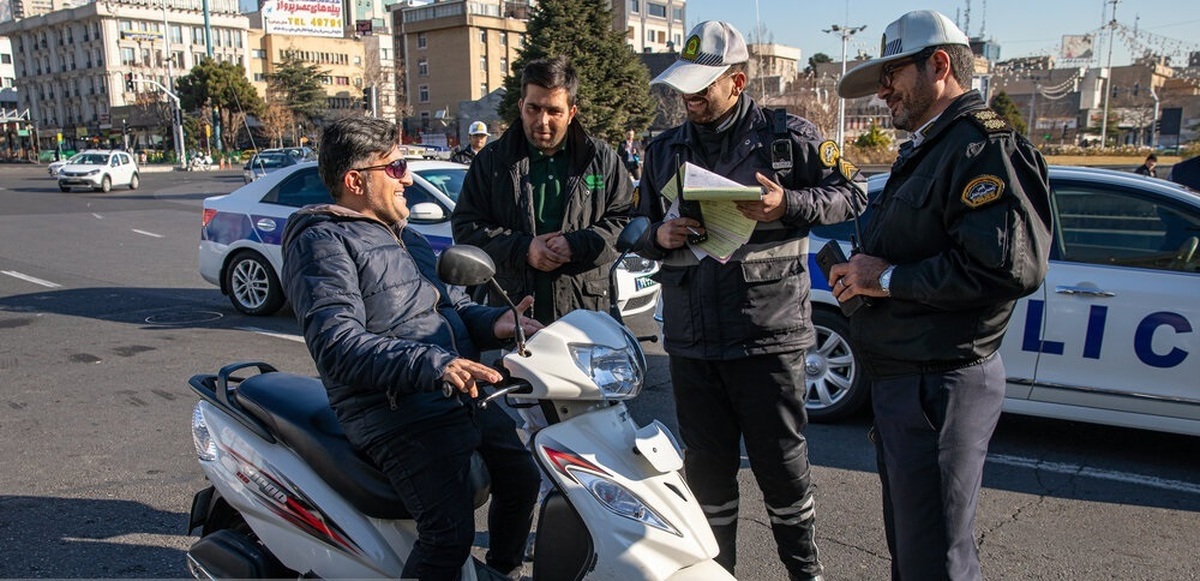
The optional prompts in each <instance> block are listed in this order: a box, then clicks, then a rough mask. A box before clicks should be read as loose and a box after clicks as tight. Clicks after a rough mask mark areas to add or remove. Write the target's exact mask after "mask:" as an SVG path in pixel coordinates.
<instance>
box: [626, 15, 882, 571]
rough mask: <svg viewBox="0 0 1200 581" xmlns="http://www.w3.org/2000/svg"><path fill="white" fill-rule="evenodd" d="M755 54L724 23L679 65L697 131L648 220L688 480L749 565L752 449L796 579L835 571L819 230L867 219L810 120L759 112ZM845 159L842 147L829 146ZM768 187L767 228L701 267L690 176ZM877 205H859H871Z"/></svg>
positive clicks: (650, 162) (696, 35) (718, 530)
mask: <svg viewBox="0 0 1200 581" xmlns="http://www.w3.org/2000/svg"><path fill="white" fill-rule="evenodd" d="M748 58H749V54H748V52H747V50H746V43H745V41H744V40H743V38H742V35H741V33H739V32H738V31H737V30H736V29H735V28H733V27H732V26H730V25H729V24H727V23H724V22H717V21H707V22H702V23H700V24H699V25H697V26H696V27H695V28H693V29H692V31H691V33H690V34H689V35H688V40H687V43H686V44H685V47H684V50H683V51H682V52H681V53H680V57H679V60H678V61H676V62H675V63H674V64H673V65H672V66H671V67H670V68H668V69H667V70H666V71H664V72H663V73H662V74H661V75H659V76H658V77H657V78H656V79H655V80H654V81H653V82H654V83H663V84H666V85H669V86H671V87H672V88H674V89H675V90H676V91H678V92H679V93H680V94H681V95H682V99H683V102H684V104H685V106H686V107H687V115H688V120H687V122H685V123H684V124H683V125H680V126H678V127H674V128H672V129H669V130H667V131H665V132H663V133H662V134H660V135H659V136H657V137H656V138H655V139H654V140H653V141H651V142H650V143H649V144H648V145H647V146H646V152H645V159H644V166H643V168H642V170H643V171H642V181H641V192H642V194H641V196H640V201H639V212H640V213H641V214H644V215H647V216H649V217H650V218H651V220H652V221H653V222H654V224H653V226H652V228H651V230H650V232H649V233H648V234H647V236H646V237H645V238H644V239H643V240H642V241H641V242H640V244H639V247H638V251H639V253H640V254H642V255H643V256H645V257H647V258H651V259H655V260H662V261H663V263H662V267H661V270H660V271H659V273H658V275H657V276H658V280H659V282H661V283H662V293H663V294H662V296H663V319H664V320H663V335H664V348H665V349H666V351H667V353H668V355H670V370H671V383H672V385H673V387H674V392H675V404H676V413H677V415H678V419H679V430H680V434H681V436H682V437H683V441H684V444H685V446H686V448H687V451H686V454H685V456H684V467H685V472H686V474H687V479H688V485H689V486H690V487H691V489H692V491H693V492H694V493H695V494H696V498H697V500H698V501H699V502H700V505H701V507H702V508H703V510H704V513H705V515H706V517H707V518H708V522H709V524H710V525H711V526H712V528H713V532H714V533H715V534H716V537H717V543H718V544H719V546H720V551H721V552H720V554H719V555H718V556H717V561H718V562H719V563H720V564H721V565H722V566H724V567H725V568H726V569H728V570H729V571H730V572H733V570H734V565H735V562H736V548H737V521H738V503H739V492H738V482H737V472H738V467H739V465H740V462H741V446H740V442H741V440H742V439H743V438H744V440H745V444H746V453H747V456H748V457H749V459H750V468H751V470H753V471H754V476H755V478H756V480H757V482H758V485H759V487H760V488H761V489H762V493H763V500H764V501H765V503H766V505H767V512H768V514H769V515H770V521H771V531H772V533H773V534H774V536H775V542H776V546H777V550H778V553H779V557H780V559H781V560H782V561H783V564H784V566H785V567H786V568H787V571H788V574H789V576H790V578H792V579H815V578H819V577H820V575H821V572H822V568H821V564H820V560H819V558H818V555H817V545H816V543H815V533H814V522H815V514H816V505H815V501H814V500H813V495H812V488H811V480H810V470H809V464H808V449H807V441H806V440H805V438H804V435H803V430H804V428H805V426H806V425H807V416H806V414H805V410H804V403H805V388H806V386H805V379H804V363H805V359H804V350H805V349H807V348H809V347H812V345H813V343H814V340H815V336H814V332H813V328H812V324H811V322H810V305H809V278H808V273H807V272H806V270H805V265H806V264H807V262H808V252H807V249H808V229H809V226H810V225H811V224H829V223H837V222H842V221H845V220H847V219H849V218H850V217H851V216H852V215H853V209H852V207H851V201H852V199H853V194H852V193H851V190H850V189H849V188H848V187H846V185H845V184H844V182H843V181H842V180H841V178H840V176H838V175H837V174H835V173H834V172H833V171H832V170H831V169H830V167H829V166H830V165H831V164H824V163H822V161H821V156H820V154H819V153H818V152H819V150H820V147H819V146H820V145H821V137H820V132H819V131H818V130H817V128H816V126H814V125H813V124H812V123H810V122H809V121H807V120H804V119H801V118H799V117H795V116H789V115H779V116H778V117H777V116H776V115H775V112H774V111H771V110H768V109H764V108H761V107H759V106H758V105H757V104H756V103H755V102H754V100H753V99H752V98H751V97H750V96H749V95H748V94H746V93H745V92H744V91H745V89H746V87H747V86H748V79H747V69H746V63H747V60H748ZM828 143H829V144H830V145H832V142H828ZM683 162H690V163H692V164H694V165H697V166H700V167H702V168H705V169H708V170H710V171H712V172H714V173H716V174H718V175H722V176H725V177H727V178H729V179H731V180H733V181H735V182H738V183H740V184H745V185H751V186H759V187H761V188H762V190H763V192H764V194H763V197H762V200H761V201H748V202H738V210H739V211H740V212H741V214H742V215H743V216H745V217H746V218H749V219H751V220H755V221H756V222H757V225H756V226H755V228H754V232H753V234H752V235H751V237H750V240H749V242H747V243H746V244H745V245H743V246H742V247H741V248H740V249H738V250H737V251H736V252H734V253H733V254H732V255H731V256H730V257H729V259H728V261H726V262H725V263H722V262H719V261H717V260H715V259H714V258H712V257H707V256H706V257H705V258H704V259H703V260H699V259H697V258H696V255H695V254H693V252H692V249H691V248H690V247H688V245H687V241H688V237H689V236H692V237H695V236H696V235H698V234H703V233H705V229H704V226H703V224H702V222H701V221H700V220H697V219H695V217H694V216H693V217H677V218H671V219H667V210H668V207H669V205H670V203H671V202H670V200H669V199H668V198H667V197H666V196H665V195H664V189H668V188H672V184H674V183H675V180H676V172H677V170H678V168H679V164H680V163H683ZM864 201H865V200H859V201H858V202H857V203H862V202H864Z"/></svg>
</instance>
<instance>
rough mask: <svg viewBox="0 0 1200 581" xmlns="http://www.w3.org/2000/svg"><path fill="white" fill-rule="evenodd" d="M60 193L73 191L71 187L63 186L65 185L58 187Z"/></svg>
mask: <svg viewBox="0 0 1200 581" xmlns="http://www.w3.org/2000/svg"><path fill="white" fill-rule="evenodd" d="M58 191H60V192H69V191H71V186H63V185H60V186H58Z"/></svg>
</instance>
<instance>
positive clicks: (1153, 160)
mask: <svg viewBox="0 0 1200 581" xmlns="http://www.w3.org/2000/svg"><path fill="white" fill-rule="evenodd" d="M1157 165H1158V156H1157V155H1154V154H1153V153H1151V154H1150V155H1147V156H1146V161H1144V162H1142V165H1139V166H1138V167H1137V169H1135V170H1133V173H1136V174H1138V175H1143V176H1146V177H1148V178H1156V177H1158V172H1157V170H1155V169H1154V167H1155V166H1157Z"/></svg>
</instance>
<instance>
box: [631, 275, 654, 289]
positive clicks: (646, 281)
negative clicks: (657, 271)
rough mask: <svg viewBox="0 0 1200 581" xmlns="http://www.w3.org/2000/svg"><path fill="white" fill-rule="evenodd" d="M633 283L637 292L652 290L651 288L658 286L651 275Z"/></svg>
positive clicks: (640, 277)
mask: <svg viewBox="0 0 1200 581" xmlns="http://www.w3.org/2000/svg"><path fill="white" fill-rule="evenodd" d="M633 282H634V285H633V286H634V288H636V289H637V290H642V289H644V288H650V287H652V286H654V285H656V284H658V283H657V282H655V281H654V279H652V278H650V276H649V275H646V276H639V277H637V278H636V279H634V281H633Z"/></svg>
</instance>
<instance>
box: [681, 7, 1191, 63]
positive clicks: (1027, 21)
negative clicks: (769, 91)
mask: <svg viewBox="0 0 1200 581" xmlns="http://www.w3.org/2000/svg"><path fill="white" fill-rule="evenodd" d="M968 4H970V7H971V11H970V25H969V30H967V31H966V32H967V33H968V34H969V35H971V36H973V37H974V36H979V34H980V30H981V27H983V26H985V25H986V30H984V31H983V32H984V36H985V37H987V38H992V39H994V40H995V41H996V42H998V43H999V44H1000V50H1001V53H1000V57H1001V58H1002V59H1007V58H1014V57H1020V56H1029V55H1033V54H1049V53H1054V52H1057V50H1058V46H1059V44H1060V43H1061V39H1062V35H1063V34H1086V33H1089V32H1092V31H1095V30H1096V29H1099V28H1100V27H1101V25H1102V24H1103V23H1104V22H1105V21H1107V20H1108V17H1109V15H1110V14H1111V6H1112V4H1111V2H1108V3H1106V2H1105V1H1104V0H1036V1H1035V0H1007V1H1006V0H991V1H990V2H987V3H986V4H987V8H986V11H985V9H984V2H983V1H981V0H974V1H972V2H969V3H968V2H965V1H963V0H957V1H950V0H926V1H925V2H921V3H909V2H895V1H894V0H891V1H889V0H825V1H820V0H687V20H688V22H687V24H688V28H689V29H690V28H691V26H693V25H695V24H696V23H698V22H700V21H702V20H710V19H711V20H724V21H726V22H729V23H731V24H733V25H734V26H736V27H737V28H738V30H740V31H741V32H742V34H743V35H746V36H747V37H749V36H750V35H751V34H750V33H751V31H753V30H754V29H755V28H756V26H757V24H758V23H759V22H761V23H763V24H764V28H765V30H766V31H767V32H766V34H767V35H766V36H764V39H765V40H771V39H773V40H774V42H777V43H780V44H786V45H790V46H794V47H798V48H800V49H801V50H802V51H803V56H802V58H803V60H808V57H810V56H812V55H813V54H814V53H817V52H823V53H825V54H828V55H829V56H831V57H833V58H834V60H838V59H839V58H840V56H841V52H842V43H841V38H840V36H836V35H833V34H827V33H825V32H822V30H825V29H828V28H829V27H830V25H833V24H838V25H843V26H851V27H854V26H862V25H864V24H865V25H866V26H867V28H866V29H865V30H863V31H862V32H860V33H858V34H857V35H855V36H854V37H852V38H851V39H850V44H849V47H848V49H847V54H849V55H850V56H853V55H854V54H856V53H857V52H858V50H859V49H862V50H864V51H867V52H869V53H871V54H872V55H878V53H879V40H880V38H881V36H882V35H883V29H884V28H885V27H887V25H888V23H889V22H891V21H893V20H895V19H896V18H898V17H899V16H900V15H901V14H903V13H904V12H907V11H909V10H916V9H923V8H928V9H933V10H937V11H939V12H941V13H942V14H945V15H946V16H948V17H950V19H951V20H955V19H956V15H957V16H958V17H959V18H958V19H959V20H961V15H962V13H963V12H964V11H965V10H966V7H967V5H968ZM985 12H986V13H985ZM1117 21H1118V22H1119V23H1121V24H1123V25H1125V26H1127V27H1129V28H1130V29H1132V28H1134V26H1135V24H1136V26H1137V29H1138V32H1139V37H1141V38H1146V39H1149V40H1150V41H1151V42H1152V43H1153V44H1154V45H1157V46H1155V48H1156V49H1157V50H1159V51H1163V50H1164V49H1165V50H1170V51H1174V52H1175V53H1176V54H1181V55H1182V56H1181V57H1180V56H1175V57H1173V59H1172V63H1174V64H1178V63H1179V58H1183V59H1184V63H1183V64H1186V58H1187V56H1186V53H1187V51H1188V50H1193V51H1200V38H1198V35H1197V34H1196V31H1197V30H1200V2H1197V1H1195V0H1186V1H1185V0H1120V3H1119V4H1117ZM1121 36H1123V35H1118V40H1117V43H1116V44H1115V45H1114V48H1113V65H1114V66H1115V65H1122V64H1128V63H1129V60H1130V53H1129V50H1128V49H1127V48H1126V45H1127V44H1128V43H1127V42H1126V41H1125V40H1123V39H1122V38H1121ZM1100 56H1104V54H1103V52H1101V54H1100ZM1098 64H1103V63H1098Z"/></svg>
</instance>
